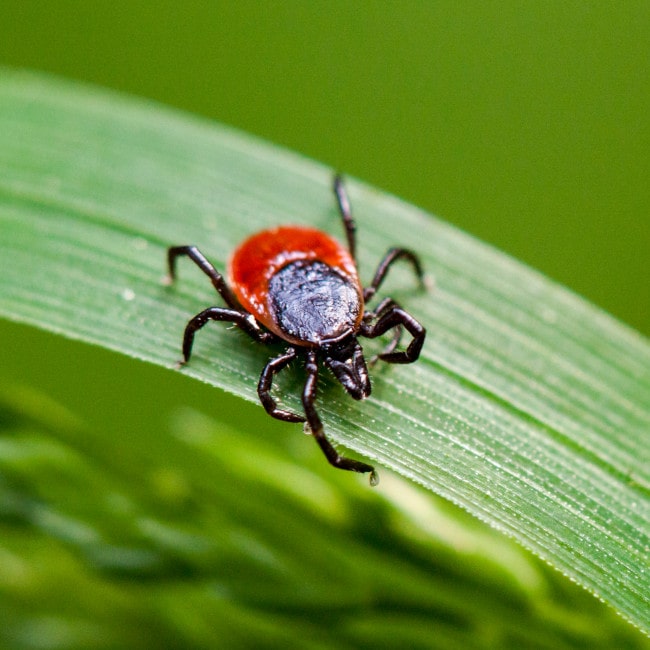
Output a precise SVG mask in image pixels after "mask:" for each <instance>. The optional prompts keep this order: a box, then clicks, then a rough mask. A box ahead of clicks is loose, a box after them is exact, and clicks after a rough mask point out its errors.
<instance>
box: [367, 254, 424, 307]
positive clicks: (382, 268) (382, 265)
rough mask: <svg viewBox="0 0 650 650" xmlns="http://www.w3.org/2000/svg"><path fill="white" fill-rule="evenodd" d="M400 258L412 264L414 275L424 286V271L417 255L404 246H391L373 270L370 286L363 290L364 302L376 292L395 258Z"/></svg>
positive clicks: (395, 260)
mask: <svg viewBox="0 0 650 650" xmlns="http://www.w3.org/2000/svg"><path fill="white" fill-rule="evenodd" d="M400 259H404V260H406V261H407V262H409V263H410V264H411V266H413V270H414V271H415V275H416V276H417V278H418V280H419V281H420V284H421V285H422V286H423V287H424V272H423V271H422V265H421V264H420V259H419V258H418V257H417V255H416V254H415V253H414V252H413V251H410V250H407V249H406V248H391V249H389V251H388V252H387V253H386V255H384V259H383V260H382V261H381V262H379V266H378V267H377V270H376V271H375V277H374V278H373V279H372V282H371V283H370V286H369V287H368V288H367V289H364V290H363V299H364V300H365V301H366V302H367V301H368V300H370V299H371V298H372V297H373V296H374V295H375V294H376V293H377V289H379V287H380V286H381V283H382V282H383V281H384V278H385V277H386V274H387V273H388V271H389V269H390V267H391V266H392V265H393V263H394V262H397V260H400Z"/></svg>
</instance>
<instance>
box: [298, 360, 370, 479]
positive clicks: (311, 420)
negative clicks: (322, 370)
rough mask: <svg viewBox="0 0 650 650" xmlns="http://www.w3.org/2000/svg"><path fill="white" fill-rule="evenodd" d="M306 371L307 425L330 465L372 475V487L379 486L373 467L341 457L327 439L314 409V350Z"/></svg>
mask: <svg viewBox="0 0 650 650" xmlns="http://www.w3.org/2000/svg"><path fill="white" fill-rule="evenodd" d="M305 369H306V371H307V381H306V382H305V387H304V389H303V392H302V404H303V407H304V409H305V415H306V416H307V424H308V425H309V430H310V432H311V434H312V436H314V438H315V439H316V442H317V443H318V446H319V447H320V448H321V449H322V451H323V453H324V454H325V457H326V458H327V460H328V461H329V463H330V465H333V466H334V467H337V468H338V469H345V470H349V471H352V472H359V473H360V474H366V473H368V472H369V473H370V485H373V486H374V485H377V483H379V477H378V476H377V472H376V471H375V468H374V467H373V466H372V465H368V464H366V463H362V462H361V461H359V460H353V459H352V458H346V457H345V456H341V455H340V454H339V453H338V452H337V451H336V449H334V447H333V446H332V443H331V442H330V441H329V440H328V439H327V436H326V435H325V432H324V430H323V423H322V422H321V419H320V417H319V416H318V413H317V412H316V408H315V407H314V401H315V399H316V385H317V383H318V363H317V359H316V353H315V352H314V351H313V350H310V351H309V352H308V353H307V363H306V364H305Z"/></svg>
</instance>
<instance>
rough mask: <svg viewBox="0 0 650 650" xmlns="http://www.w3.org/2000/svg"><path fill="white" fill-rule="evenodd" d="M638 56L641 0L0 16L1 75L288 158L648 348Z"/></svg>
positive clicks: (649, 25)
mask: <svg viewBox="0 0 650 650" xmlns="http://www.w3.org/2000/svg"><path fill="white" fill-rule="evenodd" d="M649 46H650V3H648V2H646V1H645V0H642V1H638V2H620V1H617V0H612V1H605V0H601V1H599V2H584V1H577V2H576V1H569V2H559V1H558V2H512V1H506V2H498V3H484V2H471V1H465V2H450V1H445V2H435V1H422V2H417V1H408V0H407V1H400V2H380V1H366V2H359V1H356V2H336V1H335V2H332V1H327V2H325V1H313V0H311V1H309V2H302V1H299V0H298V1H297V0H289V1H285V2H281V3H280V2H277V3H272V2H250V1H248V0H243V1H242V0H240V1H238V2H185V3H176V2H168V1H163V2H124V1H117V2H106V1H94V2H85V1H83V0H76V1H71V0H65V1H64V0H60V1H57V2H50V3H43V2H38V1H31V2H30V1H26V0H3V2H2V3H0V63H4V64H10V65H14V66H26V67H31V68H36V69H41V70H47V71H52V72H55V73H57V74H61V75H65V76H68V77H71V78H76V79H81V80H87V81H90V82H93V83H97V84H101V85H104V86H109V87H113V88H118V89H120V90H124V91H127V92H130V93H134V94H138V95H142V96H146V97H151V98H154V99H156V100H158V101H160V102H164V103H166V104H170V105H174V106H178V107H180V108H183V109H186V110H189V111H192V112H195V113H200V114H203V115H206V116H209V117H211V118H214V119H216V120H219V121H222V122H225V123H228V124H232V125H235V126H237V127H239V128H241V129H244V130H246V131H249V132H251V133H255V134H259V135H260V136H262V137H264V138H267V139H269V140H271V141H273V142H276V143H279V144H282V145H286V146H287V147H289V148H291V149H295V150H297V151H300V152H303V153H304V154H306V155H307V156H310V157H312V158H315V159H317V160H321V161H323V162H325V163H327V164H329V165H331V166H332V167H335V168H338V169H341V170H343V171H345V172H347V173H349V174H352V175H355V176H358V177H360V178H362V179H364V180H366V181H368V182H370V183H372V184H374V185H377V186H378V187H380V188H383V189H387V190H389V191H391V192H394V193H395V194H397V195H399V196H401V197H403V198H404V199H406V200H407V201H409V202H413V203H416V204H418V205H420V206H422V207H424V208H425V209H427V210H430V211H432V212H434V213H435V214H437V215H439V216H441V217H443V218H444V219H447V220H449V221H451V222H453V223H455V224H457V225H458V226H459V227H461V228H462V229H464V230H467V231H469V232H471V233H474V234H475V235H477V236H478V237H479V238H481V239H483V240H486V241H488V242H491V243H493V244H495V245H496V246H497V247H498V248H501V249H503V250H504V251H506V252H508V253H511V254H512V255H514V256H515V257H518V258H520V259H521V260H523V261H525V262H527V263H529V264H530V265H531V266H533V267H535V268H538V269H540V270H541V271H542V272H544V273H545V274H547V275H548V276H550V277H551V278H554V279H556V280H558V281H559V282H561V283H563V284H566V285H567V286H569V287H571V288H572V289H574V290H575V291H576V292H578V293H580V294H582V295H584V296H585V297H586V298H588V299H589V300H590V301H592V302H594V303H596V304H598V305H600V306H601V307H603V308H604V309H606V310H607V311H609V312H611V313H612V314H614V315H615V316H617V317H618V318H620V319H621V320H623V321H625V322H627V323H628V324H629V325H631V326H633V327H635V328H636V329H638V330H640V331H641V332H643V333H644V334H646V335H648V334H650V264H649V261H648V260H649V251H650V221H649V216H648V215H649V214H650V183H649V182H648V179H649V178H650V173H649V172H650V120H649V119H648V115H649V114H650V84H649V83H648V79H650V55H649V53H650V47H649ZM288 216H289V217H294V216H295V215H288ZM298 216H299V215H298ZM433 271H434V272H435V269H434V270H433Z"/></svg>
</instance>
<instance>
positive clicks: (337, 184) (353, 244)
mask: <svg viewBox="0 0 650 650" xmlns="http://www.w3.org/2000/svg"><path fill="white" fill-rule="evenodd" d="M334 194H336V202H337V204H338V206H339V212H340V213H341V217H342V218H343V225H344V226H345V236H346V238H347V240H348V249H349V250H350V255H351V256H352V259H353V260H356V256H357V238H356V232H357V227H356V225H355V223H354V218H353V217H352V208H351V207H350V199H349V198H348V193H347V192H346V190H345V185H344V184H343V179H342V178H341V176H339V174H337V175H336V176H334Z"/></svg>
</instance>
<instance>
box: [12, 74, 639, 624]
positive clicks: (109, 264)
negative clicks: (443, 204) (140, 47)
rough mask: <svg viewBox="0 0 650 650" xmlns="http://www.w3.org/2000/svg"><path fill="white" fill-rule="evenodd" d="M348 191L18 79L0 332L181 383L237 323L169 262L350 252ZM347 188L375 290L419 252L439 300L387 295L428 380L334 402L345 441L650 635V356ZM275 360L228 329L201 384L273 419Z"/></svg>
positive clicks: (480, 255) (204, 126)
mask: <svg viewBox="0 0 650 650" xmlns="http://www.w3.org/2000/svg"><path fill="white" fill-rule="evenodd" d="M330 184H331V171H330V170H328V169H325V168H324V167H322V166H319V165H317V164H315V163H313V162H311V161H307V160H305V159H303V158H300V157H298V156H296V155H293V154H290V153H287V152H285V151H282V150H279V149H277V148H273V147H270V146H269V145H267V144H265V143H262V142H259V141H256V140H254V139H252V138H250V137H248V136H244V135H242V134H240V133H236V132H233V131H232V130H229V129H226V128H224V127H221V126H218V125H214V124H211V123H207V122H205V121H201V120H198V119H194V118H191V117H188V116H186V115H179V114H175V113H173V112H171V111H168V110H164V109H161V108H160V107H158V106H153V105H151V104H147V103H146V102H138V101H134V100H132V99H125V98H123V97H120V96H116V95H112V94H109V93H105V92H102V91H97V90H94V89H88V88H85V87H81V86H77V85H72V84H66V83H62V82H61V81H53V80H51V79H48V78H44V77H38V76H33V75H30V74H23V73H13V72H7V71H4V72H3V73H2V77H1V78H0V263H1V273H0V313H1V314H3V315H4V316H6V317H7V318H9V319H13V320H16V321H20V322H25V323H31V324H33V325H36V326H39V327H42V328H45V329H48V330H51V331H54V332H59V333H61V334H64V335H65V336H68V337H71V338H76V339H81V340H84V341H88V342H92V343H96V344H98V345H102V346H105V347H107V348H110V349H113V350H116V351H119V352H122V353H124V354H127V355H131V356H133V357H137V358H140V359H144V360H147V361H150V362H153V363H157V364H161V365H163V366H166V367H170V368H171V367H173V365H174V362H175V361H176V360H177V359H178V357H179V341H180V336H181V333H182V329H183V326H184V323H185V322H186V320H187V319H188V318H189V317H190V316H191V315H193V314H194V313H196V312H197V311H199V310H200V309H202V308H203V307H205V306H209V305H211V304H215V303H216V302H218V301H217V299H216V298H215V295H214V292H213V291H211V287H210V285H209V283H208V282H206V279H205V277H203V276H202V275H201V274H200V273H199V272H197V271H196V269H193V268H190V267H189V265H184V266H183V267H182V268H181V269H180V278H179V282H178V283H177V286H175V287H174V288H172V289H170V288H165V287H163V286H162V285H161V282H160V280H161V277H162V276H163V273H164V252H165V248H166V246H168V245H170V244H181V243H195V244H198V245H200V247H201V249H202V250H203V251H204V252H205V253H206V255H207V256H208V257H209V258H210V259H211V260H212V261H213V262H214V263H215V264H216V265H217V266H218V267H220V268H223V267H224V264H225V261H226V259H227V256H228V253H229V251H230V250H232V248H233V247H234V246H235V245H236V244H237V243H238V242H239V241H240V240H241V239H242V238H243V237H245V236H246V235H248V234H250V233H252V232H254V231H255V230H257V229H260V228H263V227H267V226H270V225H274V224H278V223H283V222H285V223H286V222H299V223H308V224H312V225H316V226H318V227H321V228H323V229H326V230H328V231H330V232H332V233H334V234H336V235H339V236H342V233H341V229H340V224H339V222H338V218H337V215H336V209H335V205H334V201H333V198H332V196H331V189H330ZM348 187H349V191H350V194H351V199H352V204H353V208H354V210H355V215H356V217H357V221H358V228H359V234H360V245H359V257H360V260H361V273H362V277H363V278H364V279H366V280H367V279H369V278H370V277H371V274H372V271H373V270H374V267H373V265H374V264H376V263H377V261H378V260H379V259H380V257H381V255H382V254H383V253H384V252H385V250H386V249H387V248H388V247H389V246H391V245H395V244H398V245H401V246H407V247H411V248H413V249H415V250H416V251H418V253H419V254H420V255H421V256H422V259H423V261H424V264H425V267H426V269H427V271H428V272H429V273H430V274H431V275H432V276H433V277H434V278H435V288H434V290H432V291H431V292H430V293H428V294H426V295H423V294H422V293H421V292H419V291H418V290H417V289H416V288H414V283H413V281H412V278H411V277H410V275H409V274H408V273H407V271H406V270H405V269H404V270H400V271H397V270H396V272H395V273H394V275H392V276H391V278H389V280H388V281H387V282H386V285H385V292H389V293H390V294H391V295H393V297H394V298H396V299H398V300H399V301H400V302H401V303H402V304H404V306H405V307H407V308H408V309H409V310H410V311H412V313H413V314H414V315H415V316H416V317H417V318H418V320H420V321H421V322H422V323H424V324H425V325H426V326H427V328H428V332H429V335H428V339H427V342H426V345H425V348H424V351H423V356H422V359H421V361H420V362H418V363H417V364H415V365H413V366H408V367H391V368H380V367H377V368H375V370H374V372H373V379H374V391H373V396H372V397H371V399H369V400H367V401H365V402H363V403H360V404H357V403H353V402H352V401H351V400H349V399H348V398H346V397H345V396H344V395H342V394H341V391H339V390H337V389H336V388H335V387H334V386H333V385H330V384H331V382H326V386H325V388H324V390H323V392H322V393H323V394H322V397H323V398H324V397H326V399H321V411H322V416H323V419H324V422H325V423H326V428H327V431H328V432H329V433H330V434H331V436H332V438H333V439H335V440H336V441H338V442H340V443H342V444H344V445H345V446H347V447H349V448H350V449H353V450H355V451H356V452H359V453H360V454H361V455H363V456H364V457H368V458H371V459H374V460H375V461H378V463H379V464H380V465H384V466H387V467H390V468H392V469H394V470H396V471H398V472H400V473H402V474H403V475H405V476H407V477H409V478H411V479H413V480H415V481H417V482H418V483H421V484H422V485H424V486H426V487H427V488H429V489H430V490H432V491H434V492H436V493H438V494H440V495H443V496H445V497H446V498H448V499H450V500H451V501H453V502H455V503H457V504H459V505H461V506H462V507H463V508H465V509H466V510H468V511H469V512H471V513H472V514H474V515H475V516H477V517H479V518H481V519H483V520H485V521H486V522H488V523H489V524H490V525H492V526H494V527H496V528H498V529H500V530H503V531H504V532H506V533H507V534H508V535H510V536H512V537H513V538H515V539H517V540H518V541H519V542H520V543H521V544H523V545H524V546H525V547H527V548H529V549H531V550H532V551H534V553H536V554H537V555H538V556H539V557H541V558H543V559H544V560H546V561H547V562H549V563H550V564H551V565H553V566H554V567H556V568H557V569H559V570H560V571H561V572H563V573H564V574H565V575H567V576H569V577H570V578H571V579H573V580H575V581H577V582H578V583H579V584H581V585H583V586H584V587H586V588H587V589H589V590H590V591H592V592H593V593H594V594H596V595H597V596H598V597H599V598H601V599H603V600H604V601H605V602H607V603H609V604H610V605H612V606H613V607H614V608H615V609H616V610H617V611H618V612H620V613H621V614H622V615H623V616H624V617H625V618H627V619H629V620H630V621H632V622H633V623H635V624H636V625H637V626H639V627H640V628H642V629H644V630H645V631H646V632H648V631H649V630H650V565H649V526H650V524H649V522H650V498H649V488H650V457H649V456H650V454H649V445H648V436H649V433H650V345H648V342H647V341H646V340H645V339H643V338H642V337H641V336H639V335H638V334H636V333H635V332H633V331H631V330H629V329H627V328H626V327H625V326H623V325H621V324H620V323H618V322H616V321H615V320H613V319H612V318H611V317H609V316H608V315H606V314H604V313H602V312H601V311H599V310H597V309H595V308H594V307H592V306H591V305H589V304H586V303H585V302H584V301H583V300H581V299H580V298H578V297H577V296H575V295H572V294H571V293H569V292H568V291H566V290H565V289H563V288H561V287H559V286H557V285H555V284H553V283H552V282H550V281H549V280H547V279H546V278H544V277H542V276H540V275H539V274H537V273H535V272H534V271H531V270H530V269H527V268H525V267H524V266H522V265H521V264H519V263H518V262H516V261H514V260H512V259H510V258H508V257H507V256H505V255H503V254H501V253H499V252H497V251H494V250H493V249H491V248H489V247H487V246H484V245H482V244H480V243H478V242H476V241H475V240H473V239H471V238H470V237H468V236H467V235H465V234H463V233H460V232H458V231H457V230H455V229H453V228H451V227H450V226H448V225H446V224H444V223H442V222H440V221H438V220H436V219H435V218H433V217H432V216H430V215H427V214H424V213H423V212H421V211H419V210H417V209H416V208H414V207H412V206H409V205H406V204H404V203H402V202H400V201H398V200H397V199H395V198H393V197H390V196H386V195H385V194H382V193H380V192H377V191H376V190H373V189H371V188H368V187H366V186H363V185H361V184H359V183H356V182H353V181H352V180H350V181H349V183H348ZM267 356H268V352H267V351H265V350H263V349H261V348H259V347H256V346H252V345H249V344H248V342H247V341H246V339H245V337H243V336H242V335H240V334H239V333H237V332H233V331H231V330H229V329H227V328H225V327H218V326H215V327H213V328H211V329H210V331H209V332H207V331H206V332H204V333H202V336H201V337H200V339H197V345H196V348H195V356H194V358H193V359H192V363H191V364H190V365H189V366H188V367H187V368H186V369H184V370H183V372H185V373H187V374H189V375H192V376H194V377H197V378H199V379H201V380H203V381H206V382H209V383H212V384H214V385H216V386H219V387H222V388H225V389H226V390H228V391H231V392H233V393H236V394H238V395H241V396H243V397H245V398H248V399H256V396H255V385H256V381H257V376H258V374H259V371H260V369H261V367H262V365H263V363H264V361H265V360H266V358H267ZM286 402H287V403H288V405H289V406H291V407H296V406H297V402H296V400H295V398H290V397H288V398H287V399H286ZM380 472H381V468H380ZM349 478H350V480H353V478H354V477H352V476H350V477H349ZM380 489H381V488H380Z"/></svg>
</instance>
